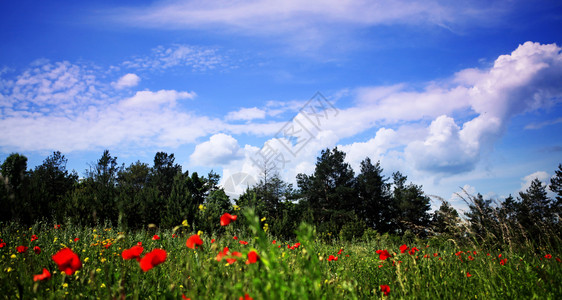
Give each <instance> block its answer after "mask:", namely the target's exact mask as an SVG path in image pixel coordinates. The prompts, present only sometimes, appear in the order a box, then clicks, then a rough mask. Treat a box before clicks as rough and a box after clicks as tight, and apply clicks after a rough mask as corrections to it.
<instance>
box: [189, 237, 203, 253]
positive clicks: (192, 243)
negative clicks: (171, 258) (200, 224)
mask: <svg viewBox="0 0 562 300" xmlns="http://www.w3.org/2000/svg"><path fill="white" fill-rule="evenodd" d="M185 245H186V246H187V247H188V248H191V249H197V247H199V246H201V245H203V240H202V239H201V238H200V237H199V236H198V235H197V234H194V235H192V236H190V237H189V238H188V239H187V241H186V242H185Z"/></svg>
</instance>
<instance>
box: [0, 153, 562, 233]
mask: <svg viewBox="0 0 562 300" xmlns="http://www.w3.org/2000/svg"><path fill="white" fill-rule="evenodd" d="M345 156H346V155H345V153H344V152H343V151H340V150H338V149H337V147H336V148H334V149H325V150H323V151H322V152H321V154H320V156H319V157H318V158H317V161H316V166H315V169H314V172H313V173H312V174H298V175H297V177H296V183H297V185H296V187H295V186H293V185H292V184H289V183H287V182H285V181H283V180H282V179H281V178H280V176H279V174H278V173H275V172H273V169H272V168H268V166H267V165H265V166H264V168H263V169H262V171H263V172H262V174H261V176H260V178H259V181H258V182H257V183H256V184H255V185H254V186H251V187H247V189H246V190H245V192H244V193H243V194H242V195H240V196H239V198H238V199H230V198H229V197H228V195H227V194H226V193H225V191H224V190H223V188H221V187H220V186H219V181H220V176H219V175H218V174H216V173H214V172H212V171H211V172H210V173H209V174H207V175H206V176H200V175H199V174H197V173H196V172H193V173H191V174H190V173H189V171H183V170H182V167H181V165H179V164H177V163H175V158H174V154H167V153H165V152H158V153H156V155H155V157H154V162H153V165H152V166H149V165H148V164H146V163H142V162H140V161H137V162H135V163H132V164H130V165H129V166H125V165H124V164H121V165H119V164H118V162H117V157H115V156H112V155H111V154H110V153H109V151H108V150H105V151H104V152H103V154H102V156H101V158H100V159H99V160H98V161H96V162H94V163H91V164H90V166H89V169H88V170H87V171H86V172H85V176H84V178H79V176H78V174H77V173H76V172H75V171H69V170H67V169H66V164H67V159H66V158H65V157H64V155H62V154H61V153H60V152H54V153H53V154H52V155H50V156H49V157H47V158H46V159H45V160H44V161H43V163H42V164H41V165H39V166H37V167H35V169H32V170H28V169H27V158H26V157H25V156H24V155H21V154H18V153H13V154H11V155H10V156H8V157H7V158H6V159H5V161H4V162H3V163H2V166H1V170H0V171H1V172H0V179H1V181H2V183H0V209H1V211H2V213H0V222H8V221H14V222H18V223H21V224H33V223H34V222H37V221H39V220H45V221H49V222H55V223H62V222H66V221H69V222H72V223H73V224H81V225H85V226H89V225H95V224H100V223H103V222H109V223H111V224H114V225H117V226H121V227H122V228H127V229H137V228H141V227H143V226H146V225H147V224H155V225H157V226H161V227H167V228H172V227H174V226H176V225H178V224H181V223H182V222H183V221H184V220H187V222H188V224H190V225H192V226H194V228H197V230H203V231H207V232H217V231H218V232H220V230H222V229H221V228H220V226H219V225H218V222H217V221H216V220H218V219H219V217H220V215H221V214H222V213H224V212H236V211H237V210H240V209H242V208H246V207H249V208H253V209H254V210H255V211H256V213H257V214H258V215H259V216H260V217H264V218H265V219H264V221H263V222H264V229H266V230H267V231H269V232H270V233H272V234H273V235H275V236H279V237H285V238H291V237H293V235H294V232H295V229H296V227H297V226H298V224H300V223H301V222H307V223H309V224H312V225H314V226H315V227H316V230H317V232H318V233H319V235H320V236H321V237H324V238H328V239H329V238H336V237H337V238H341V239H345V240H351V239H354V238H355V239H357V238H369V237H373V236H377V235H379V236H380V235H381V234H393V235H399V236H403V235H411V236H417V237H427V236H439V237H443V238H466V239H475V240H480V241H484V240H493V239H509V240H510V241H513V243H516V242H519V241H521V240H539V242H549V241H546V240H545V239H543V240H540V239H541V238H540V236H541V234H542V233H545V232H548V233H549V234H550V235H549V236H560V233H561V232H560V227H561V225H560V224H561V223H560V220H559V216H560V207H561V201H562V165H559V166H558V170H556V171H555V173H556V174H555V176H554V177H553V178H551V180H550V184H548V185H545V184H543V183H542V182H541V181H539V180H538V179H535V180H534V181H533V182H532V184H531V186H530V187H529V188H528V189H527V190H526V191H524V192H520V193H519V195H518V197H512V196H511V195H510V196H509V197H508V198H507V199H505V201H503V202H501V203H494V202H493V201H492V200H491V199H484V198H483V196H482V195H481V194H477V195H468V194H467V195H465V201H466V202H467V204H468V208H469V210H468V212H466V213H465V216H464V217H463V218H461V216H460V215H459V213H458V212H457V211H456V210H455V209H454V208H453V207H452V206H451V205H450V204H449V203H448V202H447V201H445V200H441V202H442V204H441V206H440V208H439V209H438V210H436V211H434V212H431V203H430V201H431V200H430V198H429V197H428V196H427V195H426V194H425V193H424V192H423V190H422V186H420V185H416V184H414V183H412V182H408V178H407V176H405V175H403V174H402V173H400V172H394V173H393V174H392V176H391V177H385V176H384V175H383V169H382V167H381V165H380V162H376V163H373V162H372V161H371V159H369V158H368V157H367V158H365V159H364V160H363V161H362V162H361V165H360V172H359V174H355V172H354V171H353V169H352V168H351V166H350V165H349V164H348V163H346V162H345ZM547 189H550V190H551V191H552V192H553V193H554V194H555V195H556V196H555V197H554V198H550V197H548V195H547ZM543 236H544V234H543ZM547 240H548V238H547ZM550 242H552V241H550Z"/></svg>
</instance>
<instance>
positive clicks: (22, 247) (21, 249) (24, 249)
mask: <svg viewBox="0 0 562 300" xmlns="http://www.w3.org/2000/svg"><path fill="white" fill-rule="evenodd" d="M16 250H17V251H18V253H24V252H25V251H27V247H26V246H17V247H16Z"/></svg>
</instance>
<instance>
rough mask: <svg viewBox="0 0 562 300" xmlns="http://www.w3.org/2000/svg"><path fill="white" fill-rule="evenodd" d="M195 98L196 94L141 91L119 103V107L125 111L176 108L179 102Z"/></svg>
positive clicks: (170, 91)
mask: <svg viewBox="0 0 562 300" xmlns="http://www.w3.org/2000/svg"><path fill="white" fill-rule="evenodd" d="M194 97H195V93H194V92H191V93H190V92H178V91H175V90H160V91H157V92H152V91H141V92H137V93H136V94H135V95H134V96H133V97H131V98H127V99H124V100H123V101H121V102H120V103H119V105H120V106H121V107H123V108H125V109H130V108H141V109H151V108H157V107H159V106H160V105H162V104H165V105H168V106H169V107H174V106H175V105H176V101H177V100H181V99H193V98H194Z"/></svg>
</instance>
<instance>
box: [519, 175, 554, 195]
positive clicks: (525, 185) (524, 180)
mask: <svg viewBox="0 0 562 300" xmlns="http://www.w3.org/2000/svg"><path fill="white" fill-rule="evenodd" d="M535 179H538V180H540V181H541V182H542V183H543V184H545V185H546V184H548V183H549V182H548V181H549V180H550V176H549V175H548V173H547V172H545V171H536V172H534V173H532V174H529V175H527V176H525V177H523V178H521V181H522V182H521V189H520V190H519V191H520V192H525V191H526V190H527V189H528V188H529V187H531V182H533V180H535Z"/></svg>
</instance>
